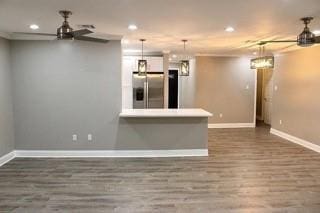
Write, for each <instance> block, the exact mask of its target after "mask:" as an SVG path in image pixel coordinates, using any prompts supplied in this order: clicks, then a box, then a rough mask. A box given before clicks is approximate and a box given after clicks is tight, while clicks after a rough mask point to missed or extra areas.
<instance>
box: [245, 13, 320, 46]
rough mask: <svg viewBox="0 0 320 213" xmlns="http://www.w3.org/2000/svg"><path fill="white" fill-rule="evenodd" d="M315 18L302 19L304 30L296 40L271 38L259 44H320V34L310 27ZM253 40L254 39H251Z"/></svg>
mask: <svg viewBox="0 0 320 213" xmlns="http://www.w3.org/2000/svg"><path fill="white" fill-rule="evenodd" d="M312 20H313V17H304V18H301V21H302V22H303V23H304V25H305V27H304V29H303V31H302V33H300V34H299V35H298V36H297V39H296V40H270V41H259V42H258V43H257V44H258V45H265V44H268V43H293V42H295V43H297V45H298V46H300V47H309V46H312V45H314V44H320V36H315V34H314V33H312V32H311V31H310V29H309V27H308V25H309V24H310V22H311V21H312ZM249 42H252V41H249Z"/></svg>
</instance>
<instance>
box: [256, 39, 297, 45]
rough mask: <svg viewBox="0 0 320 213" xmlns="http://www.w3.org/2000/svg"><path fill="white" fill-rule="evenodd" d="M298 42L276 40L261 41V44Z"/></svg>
mask: <svg viewBox="0 0 320 213" xmlns="http://www.w3.org/2000/svg"><path fill="white" fill-rule="evenodd" d="M290 42H297V40H274V41H260V42H259V43H266V44H267V43H290Z"/></svg>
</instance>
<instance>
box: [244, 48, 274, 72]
mask: <svg viewBox="0 0 320 213" xmlns="http://www.w3.org/2000/svg"><path fill="white" fill-rule="evenodd" d="M250 68H251V69H272V68H274V57H273V56H265V48H264V46H263V47H261V46H260V47H259V57H258V58H254V59H251V61H250Z"/></svg>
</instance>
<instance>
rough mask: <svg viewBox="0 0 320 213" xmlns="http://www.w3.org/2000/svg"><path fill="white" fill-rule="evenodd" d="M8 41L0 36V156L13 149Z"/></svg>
mask: <svg viewBox="0 0 320 213" xmlns="http://www.w3.org/2000/svg"><path fill="white" fill-rule="evenodd" d="M12 111H13V110H12V89H11V71H10V42H9V41H8V40H6V39H3V38H1V37H0V157H1V156H3V155H5V154H7V153H9V152H11V151H12V150H13V149H14V128H13V112H12Z"/></svg>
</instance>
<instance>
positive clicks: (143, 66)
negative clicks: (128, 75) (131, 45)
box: [138, 39, 147, 75]
mask: <svg viewBox="0 0 320 213" xmlns="http://www.w3.org/2000/svg"><path fill="white" fill-rule="evenodd" d="M140 41H141V60H138V74H139V75H146V74H147V60H144V59H143V42H145V41H146V40H145V39H140Z"/></svg>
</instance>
